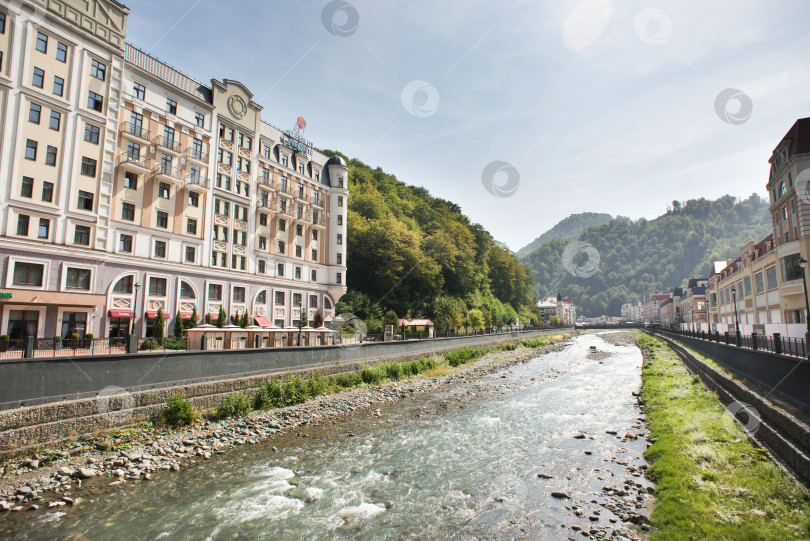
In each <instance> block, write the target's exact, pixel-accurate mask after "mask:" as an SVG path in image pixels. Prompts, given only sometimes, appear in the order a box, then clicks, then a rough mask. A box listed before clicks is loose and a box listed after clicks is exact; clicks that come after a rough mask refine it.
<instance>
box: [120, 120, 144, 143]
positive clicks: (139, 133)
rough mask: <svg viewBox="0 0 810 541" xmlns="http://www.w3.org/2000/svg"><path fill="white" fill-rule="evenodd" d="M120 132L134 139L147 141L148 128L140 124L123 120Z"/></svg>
mask: <svg viewBox="0 0 810 541" xmlns="http://www.w3.org/2000/svg"><path fill="white" fill-rule="evenodd" d="M121 133H123V134H124V135H129V136H131V137H134V138H136V139H141V140H142V141H149V130H147V129H144V127H143V126H142V125H140V124H133V123H132V122H124V123H123V124H121Z"/></svg>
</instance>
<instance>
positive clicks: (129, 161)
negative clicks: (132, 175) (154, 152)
mask: <svg viewBox="0 0 810 541" xmlns="http://www.w3.org/2000/svg"><path fill="white" fill-rule="evenodd" d="M118 165H120V166H123V167H125V168H126V169H130V170H132V171H135V172H138V173H142V172H144V171H148V170H149V169H150V160H149V158H146V157H144V156H142V155H141V154H136V153H134V152H124V153H122V154H121V155H120V156H118Z"/></svg>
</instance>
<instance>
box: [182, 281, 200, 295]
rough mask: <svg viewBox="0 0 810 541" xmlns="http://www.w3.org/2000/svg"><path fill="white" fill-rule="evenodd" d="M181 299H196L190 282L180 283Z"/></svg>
mask: <svg viewBox="0 0 810 541" xmlns="http://www.w3.org/2000/svg"><path fill="white" fill-rule="evenodd" d="M180 298H181V299H196V298H197V295H196V294H195V293H194V288H193V287H191V284H189V283H188V282H186V281H185V280H184V281H181V282H180Z"/></svg>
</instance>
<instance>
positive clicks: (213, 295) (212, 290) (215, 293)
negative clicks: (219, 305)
mask: <svg viewBox="0 0 810 541" xmlns="http://www.w3.org/2000/svg"><path fill="white" fill-rule="evenodd" d="M208 300H209V301H221V300H222V286H221V285H219V284H209V285H208Z"/></svg>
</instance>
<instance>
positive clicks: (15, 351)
mask: <svg viewBox="0 0 810 541" xmlns="http://www.w3.org/2000/svg"><path fill="white" fill-rule="evenodd" d="M26 343H27V340H0V359H22V358H24V357H25V356H26ZM126 352H127V339H126V338H79V339H72V338H68V339H64V340H60V339H58V338H37V339H35V340H34V342H33V348H32V350H31V353H30V355H29V357H30V358H45V357H47V358H51V357H75V356H77V355H121V354H123V353H126Z"/></svg>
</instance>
